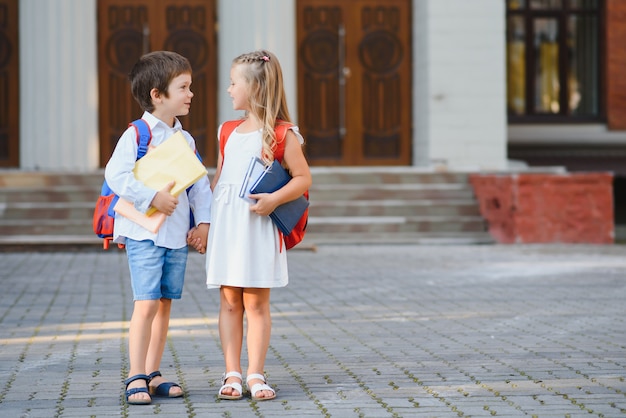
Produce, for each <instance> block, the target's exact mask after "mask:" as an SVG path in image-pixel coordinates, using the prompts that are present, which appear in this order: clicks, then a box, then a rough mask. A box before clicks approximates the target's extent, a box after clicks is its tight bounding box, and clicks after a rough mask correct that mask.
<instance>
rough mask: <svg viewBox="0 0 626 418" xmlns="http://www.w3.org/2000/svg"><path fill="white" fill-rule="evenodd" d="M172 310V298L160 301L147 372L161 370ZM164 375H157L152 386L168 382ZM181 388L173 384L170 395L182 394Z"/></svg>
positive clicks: (149, 347)
mask: <svg viewBox="0 0 626 418" xmlns="http://www.w3.org/2000/svg"><path fill="white" fill-rule="evenodd" d="M171 310H172V300H171V299H165V298H162V299H161V300H160V301H159V309H158V311H157V313H156V315H155V317H154V319H153V320H152V336H151V338H150V345H149V346H148V354H147V356H146V372H147V373H152V372H155V371H157V370H160V367H161V359H162V358H163V352H164V351H165V343H166V342H167V331H168V330H169V325H170V313H171ZM167 381H168V380H167V379H165V378H164V377H163V376H157V377H155V378H154V379H153V380H152V382H151V384H150V386H152V387H155V388H156V387H157V386H159V385H160V384H161V383H163V382H167ZM182 393H183V391H182V389H181V388H179V387H176V386H173V387H172V388H170V392H169V394H170V396H175V395H178V394H182Z"/></svg>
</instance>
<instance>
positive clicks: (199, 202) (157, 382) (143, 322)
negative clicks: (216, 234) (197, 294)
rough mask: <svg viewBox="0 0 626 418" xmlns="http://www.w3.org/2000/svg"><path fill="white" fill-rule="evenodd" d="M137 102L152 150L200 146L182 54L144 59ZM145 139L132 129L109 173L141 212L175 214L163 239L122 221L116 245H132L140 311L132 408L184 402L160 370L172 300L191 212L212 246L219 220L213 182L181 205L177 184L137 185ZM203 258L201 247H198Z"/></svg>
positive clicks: (136, 71)
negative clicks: (155, 400) (186, 125)
mask: <svg viewBox="0 0 626 418" xmlns="http://www.w3.org/2000/svg"><path fill="white" fill-rule="evenodd" d="M130 83H131V91H132V94H133V97H134V98H135V100H137V102H138V103H139V105H140V106H141V107H142V109H143V110H144V113H143V115H142V119H144V120H145V121H146V122H147V123H148V125H149V126H150V130H151V132H152V141H151V143H150V145H151V146H159V145H160V144H161V143H162V142H163V141H165V140H166V139H167V138H169V137H170V136H171V135H172V134H174V133H175V132H176V131H178V130H180V131H182V133H183V135H184V136H185V138H186V139H187V142H188V143H189V146H190V147H191V148H192V149H195V141H194V139H193V138H192V137H191V135H190V134H189V133H188V132H186V131H184V130H183V129H182V125H181V123H180V121H179V120H178V118H177V116H183V115H186V114H188V113H189V108H190V106H191V98H192V97H193V93H192V92H191V90H190V86H191V65H190V64H189V61H188V60H187V59H186V58H184V57H182V56H181V55H179V54H177V53H174V52H168V51H155V52H151V53H149V54H146V55H144V56H142V57H141V58H140V59H139V61H138V62H137V63H136V64H135V65H134V66H133V68H132V70H131V72H130ZM136 158H137V133H136V131H135V129H134V128H133V127H129V128H128V129H127V130H126V131H125V132H124V133H123V134H122V136H121V137H120V139H119V141H118V143H117V145H116V147H115V150H114V151H113V154H112V156H111V159H110V160H109V162H108V164H107V166H106V169H105V174H104V175H105V179H106V181H107V183H108V184H109V186H110V187H111V189H112V190H113V191H114V192H115V193H116V194H117V195H119V196H120V197H122V198H124V199H125V200H127V201H130V202H134V205H135V207H136V208H137V209H138V210H139V211H140V212H146V211H147V210H148V208H150V207H151V206H153V207H155V208H156V209H157V210H159V211H161V212H163V213H165V214H166V215H168V217H167V219H166V220H165V222H164V223H163V225H162V226H161V228H160V229H159V230H158V232H157V233H156V234H154V233H152V232H150V231H148V230H146V229H144V228H142V227H141V226H139V225H138V224H136V223H134V222H132V221H130V220H128V219H126V218H124V217H122V216H116V219H115V226H114V232H113V242H117V243H124V244H125V245H126V254H127V258H128V265H129V268H130V277H131V285H132V289H133V301H134V308H133V314H132V318H131V320H130V329H129V332H128V346H129V348H128V349H129V358H130V370H129V373H128V376H129V377H128V379H127V380H125V382H124V383H125V385H126V394H125V395H126V401H127V402H128V403H129V404H133V405H146V404H149V403H150V402H151V401H152V398H151V395H152V396H165V397H170V398H176V397H180V396H183V392H182V389H181V387H180V386H179V385H178V384H176V383H172V382H167V381H166V379H165V378H164V377H163V376H161V373H160V372H159V367H160V363H161V357H162V356H163V351H164V349H165V342H166V338H167V331H168V327H169V318H170V309H171V305H172V299H180V298H181V295H182V289H183V282H184V274H185V266H186V263H187V251H188V247H187V232H188V230H189V223H190V215H189V208H190V207H191V208H192V209H193V213H194V219H195V223H196V228H194V234H196V236H199V237H200V241H201V242H203V243H205V244H204V245H206V237H207V235H208V231H209V222H210V219H211V213H210V204H211V196H212V192H211V188H210V185H209V180H208V178H207V177H206V176H205V177H203V178H202V179H200V180H199V181H198V182H196V183H195V184H194V185H193V186H192V187H191V188H190V190H189V191H188V193H185V192H183V193H181V194H180V195H179V196H178V197H177V198H176V197H174V196H172V195H171V194H170V193H169V190H170V189H171V188H172V186H173V185H174V183H173V182H172V183H170V184H169V185H168V186H166V187H165V188H164V189H162V190H159V191H157V190H152V189H150V188H148V187H146V186H145V185H144V184H143V183H142V182H140V181H138V180H136V179H135V177H134V175H133V171H132V170H133V167H134V166H135V161H136ZM196 248H198V249H199V251H202V248H201V246H199V247H196Z"/></svg>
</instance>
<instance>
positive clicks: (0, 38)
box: [0, 0, 20, 167]
mask: <svg viewBox="0 0 626 418" xmlns="http://www.w3.org/2000/svg"><path fill="white" fill-rule="evenodd" d="M17 9H18V7H17V0H0V167H18V166H19V163H20V161H19V159H20V155H19V145H20V137H19V122H20V120H19V119H20V117H19V108H20V103H19V102H20V100H19V85H20V83H19V79H20V77H19V76H20V74H19V63H18V59H19V44H18V39H17V32H18V26H17V25H18V18H17V13H18V10H17Z"/></svg>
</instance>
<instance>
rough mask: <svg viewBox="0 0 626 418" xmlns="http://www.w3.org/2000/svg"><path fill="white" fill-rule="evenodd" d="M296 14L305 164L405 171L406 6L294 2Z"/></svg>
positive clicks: (388, 1)
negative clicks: (388, 167) (393, 167)
mask: <svg viewBox="0 0 626 418" xmlns="http://www.w3.org/2000/svg"><path fill="white" fill-rule="evenodd" d="M297 13H298V16H297V17H298V109H299V112H300V113H299V118H298V124H299V125H300V127H301V129H302V132H303V133H304V135H305V138H306V139H307V158H308V159H309V161H310V162H311V164H313V165H407V164H410V162H411V129H412V127H411V117H410V115H411V47H410V45H411V24H410V23H411V22H410V16H411V11H410V0H385V1H381V0H346V1H342V2H337V1H333V0H298V7H297Z"/></svg>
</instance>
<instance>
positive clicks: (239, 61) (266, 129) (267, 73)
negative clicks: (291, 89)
mask: <svg viewBox="0 0 626 418" xmlns="http://www.w3.org/2000/svg"><path fill="white" fill-rule="evenodd" d="M235 65H240V66H241V68H240V74H241V75H242V77H243V78H244V79H245V80H246V83H247V85H248V101H249V103H248V104H249V106H250V110H249V113H251V114H252V115H254V116H255V117H256V118H257V119H259V120H260V121H261V122H262V123H263V149H262V151H261V157H262V158H263V161H265V162H266V163H271V162H272V161H273V160H274V151H275V150H276V147H277V145H278V142H277V138H276V135H275V133H274V126H275V125H276V122H277V121H278V120H282V121H285V122H291V117H290V116H289V109H288V108H287V98H286V96H285V88H284V86H283V72H282V70H281V68H280V63H279V62H278V59H277V58H276V56H275V55H274V54H272V53H271V52H269V51H266V50H258V51H254V52H249V53H247V54H242V55H240V56H238V57H237V58H235V59H234V60H233V66H235Z"/></svg>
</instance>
